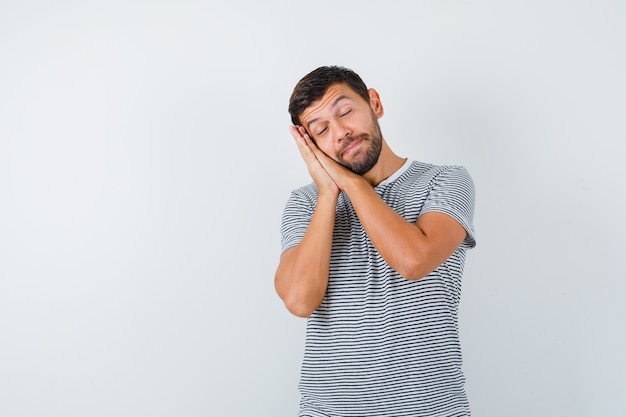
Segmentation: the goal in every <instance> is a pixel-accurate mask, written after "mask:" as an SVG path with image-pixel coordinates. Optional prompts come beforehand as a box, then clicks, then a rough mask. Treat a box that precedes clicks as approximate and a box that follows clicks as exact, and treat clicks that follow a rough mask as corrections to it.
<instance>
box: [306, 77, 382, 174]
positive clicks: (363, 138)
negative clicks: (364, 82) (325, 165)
mask: <svg viewBox="0 0 626 417" xmlns="http://www.w3.org/2000/svg"><path fill="white" fill-rule="evenodd" d="M381 109H382V108H381ZM381 114H382V113H381ZM300 122H301V123H302V126H304V127H305V128H306V130H307V131H308V132H309V135H310V136H311V137H312V139H313V140H314V141H315V143H316V144H317V146H318V147H319V148H320V149H321V150H322V152H324V153H325V154H326V155H328V156H329V157H331V158H332V159H334V160H335V161H337V162H338V163H340V164H341V165H343V166H345V167H346V168H348V169H349V170H351V171H353V172H354V173H356V174H359V175H363V174H365V173H366V172H368V171H369V170H370V169H372V168H373V167H374V165H376V162H377V161H378V157H379V155H380V150H381V148H382V140H383V138H382V134H381V131H380V126H379V125H378V116H377V115H376V114H375V113H374V111H373V110H372V107H371V106H370V103H369V102H367V101H365V100H364V99H363V97H361V96H359V95H358V94H357V93H355V92H354V91H353V90H352V89H351V88H350V87H349V86H348V85H347V84H333V85H331V86H330V87H329V88H328V90H326V93H325V94H324V96H323V97H322V98H321V99H319V100H317V101H315V102H313V104H311V105H310V106H309V107H308V108H307V109H306V110H305V111H304V112H302V114H301V115H300Z"/></svg>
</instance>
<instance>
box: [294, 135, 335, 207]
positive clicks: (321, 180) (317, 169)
mask: <svg viewBox="0 0 626 417" xmlns="http://www.w3.org/2000/svg"><path fill="white" fill-rule="evenodd" d="M289 131H290V132H291V135H292V136H293V138H294V139H295V140H296V144H297V145H298V150H299V151H300V155H301V156H302V159H304V162H305V163H306V167H307V169H308V171H309V175H311V178H312V179H313V181H314V182H315V185H316V186H317V190H318V192H319V194H320V195H322V194H326V193H328V194H329V195H332V196H334V197H336V196H337V195H339V191H340V189H339V187H338V186H337V184H336V182H335V181H334V180H333V178H332V177H331V176H330V174H329V173H328V171H327V170H326V169H325V167H324V166H323V165H322V163H321V161H320V160H319V158H318V154H321V155H323V156H324V157H326V158H327V159H329V160H330V158H328V156H326V155H325V154H324V153H323V152H322V151H320V150H319V148H318V147H317V146H316V145H315V143H313V141H312V140H311V138H310V137H309V135H308V133H307V132H306V130H305V129H304V127H302V126H290V127H289ZM330 162H334V161H333V160H330ZM335 164H336V163H335ZM336 165H339V164H336Z"/></svg>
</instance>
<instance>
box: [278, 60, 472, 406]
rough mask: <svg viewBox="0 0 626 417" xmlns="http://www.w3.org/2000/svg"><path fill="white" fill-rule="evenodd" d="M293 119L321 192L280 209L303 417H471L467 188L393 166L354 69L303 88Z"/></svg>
mask: <svg viewBox="0 0 626 417" xmlns="http://www.w3.org/2000/svg"><path fill="white" fill-rule="evenodd" d="M289 112H290V114H291V118H292V122H293V124H294V126H292V127H291V134H292V135H293V137H294V139H295V141H296V144H297V146H298V149H299V151H300V153H301V155H302V158H303V159H304V162H305V163H306V166H307V168H308V171H309V173H310V175H311V178H312V179H313V183H311V184H309V185H306V186H304V187H302V188H299V189H297V190H295V191H293V192H292V194H291V196H290V198H289V200H288V202H287V204H286V207H285V210H284V212H283V219H282V226H281V233H282V247H283V252H282V255H281V258H280V263H279V265H278V268H277V271H276V276H275V287H276V291H277V293H278V295H279V296H280V298H281V299H282V300H283V302H284V303H285V306H286V307H287V309H288V310H289V311H290V312H291V313H293V314H295V315H297V316H300V317H308V319H307V337H306V346H305V353H304V360H303V364H302V371H301V380H300V385H299V388H300V393H301V406H300V416H301V417H304V416H308V417H322V416H324V417H339V416H341V417H344V416H358V417H367V416H376V417H383V416H390V417H391V416H393V417H400V416H411V417H416V416H439V417H443V416H447V417H448V416H450V417H451V416H469V415H470V412H469V406H468V401H467V398H466V395H465V391H464V377H463V373H462V370H461V350H460V343H459V334H458V321H457V310H458V304H459V299H460V291H461V276H462V273H463V265H464V261H465V254H466V251H467V249H470V248H472V247H474V246H475V240H474V231H473V225H472V218H473V210H474V187H473V182H472V180H471V177H470V176H469V174H468V172H467V171H466V170H465V169H464V168H462V167H459V166H435V165H431V164H426V163H422V162H417V161H409V160H407V159H405V158H401V157H399V156H398V155H396V154H395V153H394V152H393V151H392V150H391V148H390V147H389V145H388V144H387V142H386V141H385V139H384V138H383V136H382V134H381V131H380V127H379V124H378V119H379V118H380V117H382V116H383V106H382V103H381V100H380V97H379V95H378V93H377V92H376V91H375V90H374V89H367V87H366V86H365V84H364V83H363V81H362V80H361V78H360V77H359V76H358V75H357V74H355V73H354V72H353V71H351V70H349V69H346V68H342V67H334V66H333V67H321V68H318V69H316V70H314V71H312V72H311V73H309V74H308V75H306V76H305V77H304V78H303V79H302V80H300V82H299V83H298V84H297V85H296V87H295V89H294V91H293V94H292V96H291V100H290V103H289Z"/></svg>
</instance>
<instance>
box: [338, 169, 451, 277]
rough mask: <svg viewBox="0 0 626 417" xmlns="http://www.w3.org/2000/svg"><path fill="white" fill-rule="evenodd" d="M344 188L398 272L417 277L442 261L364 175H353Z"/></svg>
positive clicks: (420, 233) (414, 228)
mask: <svg viewBox="0 0 626 417" xmlns="http://www.w3.org/2000/svg"><path fill="white" fill-rule="evenodd" d="M344 191H345V192H346V193H347V194H348V196H349V198H350V201H351V202H352V205H353V207H354V209H355V211H356V214H357V216H358V217H359V220H360V221H361V224H362V225H363V228H364V229H365V232H366V233H367V235H368V237H369V239H370V240H371V242H372V244H373V245H374V247H375V248H376V250H377V251H378V252H379V253H380V255H381V256H382V258H383V259H384V260H385V261H386V262H387V263H388V264H389V266H391V267H392V268H393V269H394V270H395V271H397V272H398V273H399V274H400V275H402V276H403V277H405V278H409V279H419V278H422V277H423V276H425V275H427V274H428V273H430V272H431V271H432V270H433V269H434V268H436V267H437V266H438V265H439V264H440V263H441V261H442V260H441V261H440V260H438V259H433V256H432V255H433V254H432V253H430V245H429V243H430V242H428V236H427V235H426V234H425V233H424V231H423V230H421V229H420V228H419V227H418V226H417V225H416V224H415V223H411V222H409V221H407V220H406V219H404V218H403V217H402V216H400V215H399V214H397V213H396V212H395V211H393V210H392V209H391V208H390V207H389V206H388V205H387V204H386V203H385V202H384V201H383V200H382V199H381V198H380V196H379V195H378V194H377V193H376V191H375V190H374V188H372V186H371V185H370V184H368V183H367V181H365V180H364V179H363V178H360V177H353V178H352V179H351V180H350V181H348V182H347V183H346V184H345V186H344Z"/></svg>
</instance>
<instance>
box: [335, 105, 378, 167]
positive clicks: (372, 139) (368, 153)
mask: <svg viewBox="0 0 626 417" xmlns="http://www.w3.org/2000/svg"><path fill="white" fill-rule="evenodd" d="M360 139H363V140H364V142H365V144H366V145H369V146H368V147H367V149H364V150H363V151H361V150H359V151H357V153H356V155H354V156H355V158H354V159H353V160H352V161H346V160H344V159H343V157H342V153H343V151H344V150H345V149H346V148H348V147H349V146H350V144H352V142H354V141H355V140H360ZM344 141H345V145H344V146H343V148H342V149H341V151H340V152H338V153H337V155H336V157H337V158H336V160H337V162H339V163H340V164H341V165H343V166H344V167H346V168H348V169H349V170H350V171H352V172H354V173H355V174H357V175H363V174H365V173H366V172H368V171H369V170H370V169H372V168H374V165H376V163H377V162H378V157H379V156H380V151H381V149H382V147H383V135H382V133H381V131H380V125H379V124H378V120H377V119H376V116H375V115H374V114H372V124H371V126H370V128H369V132H366V133H362V134H360V135H357V136H349V137H347V138H345V139H344Z"/></svg>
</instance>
